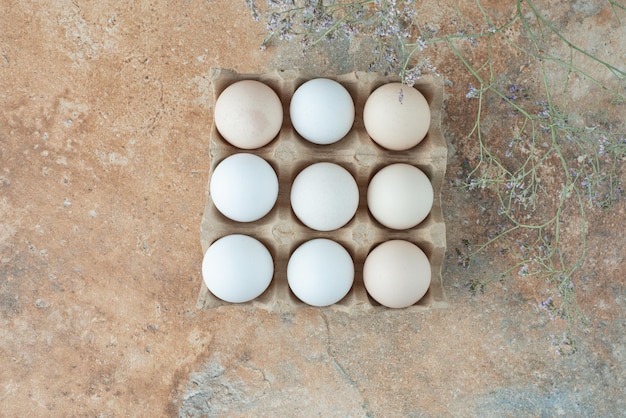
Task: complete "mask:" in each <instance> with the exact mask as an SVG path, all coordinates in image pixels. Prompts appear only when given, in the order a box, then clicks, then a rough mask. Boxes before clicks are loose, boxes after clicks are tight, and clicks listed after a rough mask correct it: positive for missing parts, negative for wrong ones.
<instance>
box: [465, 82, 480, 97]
mask: <svg viewBox="0 0 626 418" xmlns="http://www.w3.org/2000/svg"><path fill="white" fill-rule="evenodd" d="M478 94H479V90H476V88H475V87H474V86H472V85H471V84H470V85H469V89H468V92H467V94H466V95H465V98H467V99H476V98H477V97H478Z"/></svg>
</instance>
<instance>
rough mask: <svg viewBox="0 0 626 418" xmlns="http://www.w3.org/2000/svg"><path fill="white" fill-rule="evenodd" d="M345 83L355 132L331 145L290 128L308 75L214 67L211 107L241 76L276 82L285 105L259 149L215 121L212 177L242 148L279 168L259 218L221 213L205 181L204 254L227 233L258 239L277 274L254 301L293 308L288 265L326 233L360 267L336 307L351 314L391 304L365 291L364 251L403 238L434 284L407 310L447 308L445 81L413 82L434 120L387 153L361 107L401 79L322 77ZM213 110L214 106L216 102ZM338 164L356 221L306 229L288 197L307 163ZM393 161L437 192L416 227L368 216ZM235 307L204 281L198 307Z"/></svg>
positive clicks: (274, 86)
mask: <svg viewBox="0 0 626 418" xmlns="http://www.w3.org/2000/svg"><path fill="white" fill-rule="evenodd" d="M325 78H330V79H332V80H335V81H337V82H338V83H340V84H341V85H342V86H344V87H345V88H346V89H347V90H348V92H349V93H350V95H351V96H352V99H353V100H354V104H355V113H356V114H355V121H354V125H353V127H352V129H351V130H350V132H349V133H348V134H347V136H346V137H344V138H343V139H342V140H340V141H339V142H337V143H335V144H331V145H316V144H312V143H310V142H308V141H306V140H304V139H303V138H302V137H301V136H300V135H299V134H298V133H297V132H296V131H295V129H294V128H293V127H292V126H291V121H290V118H289V104H290V100H291V97H292V96H293V93H294V92H295V91H296V89H297V88H298V87H299V86H300V85H301V84H303V83H305V82H306V81H308V80H309V79H307V78H303V77H301V76H300V75H298V73H297V72H292V71H277V72H273V73H266V74H239V73H237V72H235V71H233V70H227V69H221V68H213V69H212V70H211V75H210V79H211V89H212V92H211V99H212V104H213V105H214V104H215V102H216V100H217V98H218V97H219V95H220V94H221V93H222V92H223V91H224V90H225V89H226V88H227V87H228V86H230V85H231V84H233V83H235V82H237V81H240V80H257V81H260V82H263V83H265V84H267V85H268V86H269V87H271V88H272V89H273V90H274V91H275V92H276V93H277V94H278V97H279V98H280V100H281V102H282V105H283V125H282V127H281V130H280V132H279V133H278V135H277V137H276V138H274V140H273V141H272V142H270V143H269V144H268V145H266V146H264V147H262V148H259V149H255V150H241V149H239V148H236V147H234V146H232V145H230V144H229V143H227V142H226V141H225V140H224V138H222V137H221V135H220V134H219V132H218V131H217V128H216V126H215V123H214V122H213V123H212V126H211V132H210V155H211V161H210V167H209V182H210V176H211V175H212V173H213V171H214V170H215V167H216V166H217V165H218V164H219V163H220V162H221V161H222V160H224V159H225V158H226V157H228V156H230V155H233V154H237V153H242V152H246V153H252V154H255V155H258V156H259V157H262V158H263V159H265V160H266V161H267V162H268V163H269V164H270V165H271V166H272V167H273V168H274V170H275V171H276V174H277V175H278V182H279V194H278V200H277V202H276V205H275V206H274V208H273V209H272V211H271V212H270V213H268V214H267V215H266V216H264V217H263V218H261V219H260V220H258V221H255V222H245V223H241V222H235V221H232V220H230V219H228V218H226V217H225V216H223V215H222V214H221V213H220V212H219V211H218V210H217V208H216V207H215V205H214V204H213V201H212V199H211V196H210V193H209V187H208V184H209V182H207V193H206V203H205V210H204V215H203V217H202V225H201V243H202V250H203V253H204V252H206V251H207V249H208V248H209V246H210V245H211V244H212V243H213V242H214V241H216V240H217V239H219V238H221V237H223V236H226V235H230V234H246V235H250V236H252V237H254V238H256V239H258V240H259V241H261V242H262V243H263V244H264V245H265V246H266V247H267V248H268V250H269V251H270V253H271V254H272V257H273V259H274V277H273V279H272V282H271V284H270V286H269V287H268V289H267V290H266V291H265V292H264V293H263V294H262V295H261V296H259V297H258V298H256V299H254V300H253V301H250V302H246V303H244V304H242V305H252V306H257V307H261V308H264V309H268V310H270V311H279V312H284V311H293V310H295V309H299V308H303V307H308V306H309V305H307V304H305V303H304V302H301V301H300V300H299V299H298V298H297V297H296V296H295V295H294V294H293V293H292V292H291V290H290V289H289V285H288V282H287V263H288V261H289V257H290V255H291V254H292V253H293V251H295V249H296V248H298V246H299V245H300V244H302V243H304V242H306V241H308V240H310V239H314V238H328V239H332V240H334V241H337V242H339V243H340V244H341V245H343V246H344V247H345V248H346V250H348V252H349V253H350V255H351V256H352V259H353V260H354V265H355V278H354V284H353V286H352V289H351V290H350V292H349V293H348V294H347V295H346V297H344V298H343V299H342V300H341V301H339V302H338V303H336V304H334V305H331V306H330V307H329V308H330V309H336V310H340V311H344V312H348V313H358V312H367V311H372V310H382V309H385V310H387V309H389V308H386V307H383V306H381V305H380V304H379V303H377V302H376V301H375V300H373V299H372V298H371V297H369V295H368V294H367V291H366V290H365V286H364V284H363V274H362V272H363V263H364V261H365V258H366V257H367V254H368V253H369V252H370V251H371V250H372V249H373V248H374V247H376V246H377V245H378V244H381V243H383V242H385V241H388V240H391V239H403V240H407V241H410V242H412V243H414V244H416V245H418V246H419V247H420V248H421V249H422V250H423V251H424V253H425V254H426V256H427V257H428V260H429V261H430V264H431V271H432V276H431V284H430V288H429V289H428V292H427V293H426V295H425V296H424V297H423V298H422V299H421V300H420V301H418V302H417V303H416V304H414V305H412V306H410V307H408V308H405V309H413V310H423V309H428V308H437V307H446V306H447V301H446V298H445V295H444V292H443V285H442V277H441V270H442V265H443V260H444V255H445V251H446V229H445V223H444V218H443V212H442V207H441V186H442V183H443V179H444V175H445V170H446V161H447V146H446V141H445V138H444V137H443V134H442V132H441V114H442V113H441V112H442V110H441V108H442V102H443V84H442V82H441V79H439V78H435V77H430V76H424V77H422V78H421V79H420V80H418V82H417V83H416V84H415V86H414V87H415V88H416V89H418V90H419V91H420V92H421V93H422V94H423V95H424V97H425V98H426V100H427V101H428V104H429V106H430V111H431V123H430V129H429V131H428V134H427V135H426V137H425V138H424V140H423V141H422V142H420V143H419V144H418V145H417V146H415V147H413V148H411V149H409V150H407V151H390V150H387V149H384V148H382V147H380V146H378V145H377V144H376V143H375V142H373V141H372V140H371V138H370V137H369V136H368V134H367V132H366V130H365V127H364V124H363V107H364V105H365V101H366V100H367V98H368V97H369V95H370V93H371V92H372V91H374V90H375V89H376V88H378V87H380V86H381V85H383V84H386V83H390V82H394V81H398V79H397V78H393V77H384V76H382V75H380V74H377V73H370V72H353V73H348V74H343V75H339V76H335V77H325ZM212 108H213V106H212ZM322 161H326V162H333V163H336V164H339V165H341V166H342V167H344V168H345V169H347V170H348V171H349V172H350V173H351V174H352V175H353V176H354V178H355V180H356V182H357V185H358V187H359V207H358V209H357V213H356V215H355V216H354V218H353V219H352V220H351V221H350V222H349V223H348V224H346V225H345V226H343V227H342V228H340V229H338V230H335V231H330V232H320V231H314V230H311V229H309V228H307V227H306V226H304V225H303V224H302V223H301V222H300V221H299V220H298V219H297V218H296V216H295V214H294V213H293V211H292V209H291V205H290V201H289V195H290V193H291V185H292V183H293V180H294V179H295V177H296V176H297V174H298V173H299V172H300V171H301V170H302V169H304V168H305V167H307V166H309V165H311V164H314V163H317V162H322ZM393 163H407V164H411V165H414V166H416V167H418V168H419V169H421V170H422V171H423V172H424V173H425V174H426V175H427V176H428V178H429V179H430V181H431V183H432V186H433V190H434V203H433V208H432V210H431V212H430V214H429V215H428V217H427V218H426V219H425V220H424V221H423V222H422V223H420V224H419V225H417V226H416V227H414V228H410V229H406V230H392V229H388V228H386V227H384V226H382V225H381V224H380V223H378V222H377V221H376V220H375V219H374V218H373V217H372V216H371V214H370V213H369V211H368V209H367V202H366V195H367V185H368V184H369V181H370V180H371V178H372V177H373V176H374V174H375V173H376V172H378V171H379V170H380V169H382V168H383V167H385V166H387V165H389V164H393ZM224 305H232V304H231V303H228V302H224V301H222V300H221V299H219V298H217V297H215V296H214V295H213V294H212V293H211V292H210V291H209V290H208V289H207V287H206V285H205V284H204V281H203V282H202V287H201V290H200V295H199V297H198V302H197V307H198V308H201V309H210V308H215V307H219V306H224Z"/></svg>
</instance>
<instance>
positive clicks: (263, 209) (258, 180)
mask: <svg viewBox="0 0 626 418" xmlns="http://www.w3.org/2000/svg"><path fill="white" fill-rule="evenodd" d="M209 194H210V195H211V199H212V200H213V204H214V205H215V207H216V208H217V210H219V211H220V212H221V213H222V214H223V215H224V216H226V217H227V218H229V219H232V220H234V221H237V222H252V221H256V220H258V219H261V218H262V217H263V216H265V215H267V214H268V213H269V212H270V211H271V210H272V208H273V207H274V205H275V204H276V199H277V198H278V176H277V175H276V172H275V171H274V169H273V168H272V166H271V165H270V164H269V163H268V162H267V161H265V160H264V159H263V158H261V157H259V156H257V155H254V154H248V153H240V154H233V155H231V156H229V157H227V158H225V159H224V160H223V161H221V162H220V163H219V164H218V165H217V167H215V170H214V171H213V174H212V175H211V180H210V182H209Z"/></svg>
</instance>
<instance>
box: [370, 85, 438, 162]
mask: <svg viewBox="0 0 626 418" xmlns="http://www.w3.org/2000/svg"><path fill="white" fill-rule="evenodd" d="M363 123H364V125H365V130H366V131H367V134H368V135H369V136H370V137H371V138H372V140H373V141H374V142H376V143H377V144H378V145H380V146H382V147H384V148H387V149H389V150H393V151H403V150H408V149H409V148H412V147H414V146H416V145H417V144H419V143H420V142H421V141H422V140H423V139H424V137H425V136H426V134H427V133H428V129H429V128H430V107H429V106H428V102H427V101H426V98H425V97H424V95H422V93H420V91H419V90H417V89H415V88H413V87H409V86H407V85H406V84H402V83H388V84H384V85H382V86H380V87H379V88H377V89H376V90H374V91H373V92H372V93H371V94H370V95H369V97H368V98H367V100H366V102H365V107H364V108H363Z"/></svg>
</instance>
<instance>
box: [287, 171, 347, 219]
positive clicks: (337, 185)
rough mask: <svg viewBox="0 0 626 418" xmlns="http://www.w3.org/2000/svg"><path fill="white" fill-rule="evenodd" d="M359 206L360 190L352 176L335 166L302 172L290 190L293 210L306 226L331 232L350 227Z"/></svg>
mask: <svg viewBox="0 0 626 418" xmlns="http://www.w3.org/2000/svg"><path fill="white" fill-rule="evenodd" d="M358 206H359V187H358V186H357V183H356V180H354V177H352V174H350V172H349V171H348V170H346V169H345V168H343V167H341V166H340V165H337V164H334V163H327V162H322V163H315V164H312V165H310V166H308V167H307V168H305V169H304V170H302V171H301V172H300V173H299V174H298V175H297V176H296V178H295V180H294V182H293V185H292V187H291V207H292V209H293V211H294V213H295V214H296V216H297V217H298V219H300V221H302V223H303V224H305V225H306V226H308V227H309V228H311V229H315V230H317V231H332V230H335V229H338V228H341V227H342V226H344V225H345V224H347V223H348V222H349V221H350V220H351V219H352V217H353V216H354V214H355V213H356V210H357V207H358Z"/></svg>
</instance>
